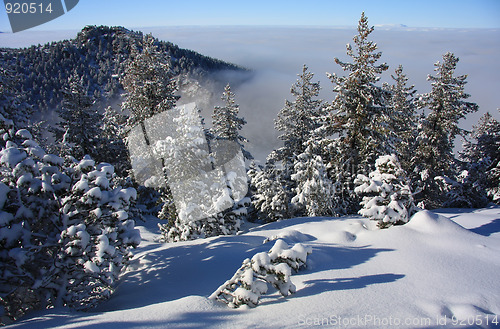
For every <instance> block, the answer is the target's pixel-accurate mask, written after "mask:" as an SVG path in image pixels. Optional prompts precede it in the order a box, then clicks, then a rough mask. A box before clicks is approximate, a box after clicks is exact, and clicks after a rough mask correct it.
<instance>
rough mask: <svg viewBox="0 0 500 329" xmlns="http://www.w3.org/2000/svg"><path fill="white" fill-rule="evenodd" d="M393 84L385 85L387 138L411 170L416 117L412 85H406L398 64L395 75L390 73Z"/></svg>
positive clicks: (404, 167)
mask: <svg viewBox="0 0 500 329" xmlns="http://www.w3.org/2000/svg"><path fill="white" fill-rule="evenodd" d="M391 77H392V79H393V80H394V84H393V85H390V86H389V85H385V86H384V87H385V89H386V90H387V92H388V93H387V96H388V99H387V110H388V121H389V124H388V135H389V136H388V138H391V139H393V141H392V144H393V145H394V147H395V151H396V154H397V156H398V159H399V161H400V163H401V166H402V167H403V169H404V170H406V171H411V170H413V164H412V163H411V158H412V155H413V153H414V152H415V148H416V143H415V141H416V138H417V124H418V117H417V114H416V109H417V106H416V102H415V93H416V90H415V89H414V86H413V85H411V86H409V87H408V86H407V82H408V78H407V77H406V74H404V73H403V66H402V65H399V66H398V68H397V69H396V70H395V75H391Z"/></svg>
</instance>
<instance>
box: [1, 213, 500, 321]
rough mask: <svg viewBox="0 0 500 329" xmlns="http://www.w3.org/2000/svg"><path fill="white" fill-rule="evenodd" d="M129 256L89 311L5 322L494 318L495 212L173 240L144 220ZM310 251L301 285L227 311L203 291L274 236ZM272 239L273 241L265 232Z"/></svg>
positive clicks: (281, 225) (499, 304) (498, 232)
mask: <svg viewBox="0 0 500 329" xmlns="http://www.w3.org/2000/svg"><path fill="white" fill-rule="evenodd" d="M141 232H142V237H143V242H142V244H141V245H140V247H139V248H138V249H137V250H136V261H135V262H134V264H133V265H134V267H133V268H131V269H130V270H129V271H128V272H127V273H126V274H125V275H124V276H123V279H122V283H121V285H120V286H119V287H118V289H117V291H116V293H115V295H114V296H113V298H112V299H111V300H109V302H107V303H106V304H104V305H102V306H101V307H100V308H99V309H98V310H97V311H95V312H87V313H81V312H74V311H69V310H67V309H53V310H48V311H40V312H35V313H32V314H31V315H30V316H29V317H26V318H24V319H22V320H21V321H19V322H18V323H16V324H14V325H12V326H11V327H12V328H37V329H38V328H99V329H101V328H120V329H125V328H209V327H221V328H295V327H309V326H312V327H314V326H319V325H323V326H330V327H334V328H335V327H338V328H347V327H348V328H436V327H437V328H471V327H472V328H475V327H480V328H493V327H496V326H498V324H494V322H496V321H500V282H499V278H500V276H499V273H500V208H499V207H494V208H488V209H481V210H469V209H452V210H449V209H448V210H442V211H438V212H427V211H424V212H420V213H417V214H416V215H415V216H414V217H413V218H412V220H411V221H410V222H409V223H408V224H407V225H404V226H399V227H392V228H389V229H385V230H379V229H377V228H376V225H375V223H374V222H370V221H369V220H367V219H364V218H361V217H358V216H351V217H345V218H297V219H291V220H286V221H282V222H276V223H272V224H267V225H263V226H249V227H247V228H246V230H245V233H244V234H241V235H238V236H226V237H214V238H210V239H206V240H196V241H190V242H181V243H174V244H160V243H158V242H155V238H156V228H155V223H154V221H151V222H148V223H147V225H146V226H143V227H141ZM276 237H279V238H282V239H283V240H285V241H286V242H287V243H288V244H289V245H293V244H294V243H297V242H301V243H303V244H305V245H307V246H311V247H312V248H313V253H312V254H311V255H310V256H309V258H308V268H307V269H305V270H302V271H300V272H299V273H296V274H293V275H292V281H293V283H294V284H295V285H296V287H297V292H296V293H295V294H294V295H291V296H289V297H282V296H281V295H279V293H273V294H271V295H266V296H263V298H262V299H261V303H260V304H259V305H258V306H257V307H256V308H252V309H250V308H240V309H231V308H228V307H227V306H226V305H225V304H222V303H218V302H215V301H212V300H209V299H208V298H207V297H208V296H209V295H210V294H211V293H212V292H213V291H214V290H215V289H217V288H218V287H219V286H220V285H221V284H223V283H224V281H225V280H228V279H229V278H230V277H231V276H232V275H233V274H234V272H235V271H236V270H237V269H238V268H239V266H240V265H241V263H242V261H243V260H244V259H245V258H247V257H252V256H253V255H254V254H255V253H257V252H262V251H268V250H269V249H270V248H271V247H272V245H273V244H274V242H273V241H267V242H265V241H266V239H267V240H272V239H273V238H276ZM269 238H270V239H269Z"/></svg>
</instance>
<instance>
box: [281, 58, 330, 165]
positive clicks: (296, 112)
mask: <svg viewBox="0 0 500 329" xmlns="http://www.w3.org/2000/svg"><path fill="white" fill-rule="evenodd" d="M313 77H314V74H313V73H311V72H309V71H308V68H307V66H306V65H304V66H303V68H302V74H300V75H299V79H297V81H296V82H295V83H294V84H293V86H292V88H291V90H290V92H291V93H292V95H293V96H294V97H295V99H294V100H293V101H288V100H285V107H283V108H282V109H281V110H280V112H279V113H278V118H277V119H276V120H275V128H276V130H278V131H279V132H281V135H280V136H279V139H280V140H282V141H283V144H284V146H283V147H282V148H280V149H279V150H277V151H276V153H277V154H278V159H279V160H281V161H282V165H283V168H285V171H286V172H289V171H290V169H291V167H292V166H293V162H294V161H295V157H297V156H298V155H299V154H301V153H303V152H304V151H305V146H304V145H305V142H306V141H308V140H309V139H310V138H311V137H312V136H313V133H314V131H315V130H316V129H317V128H318V127H319V118H320V116H321V114H322V109H323V101H322V100H320V99H317V97H318V96H319V93H320V90H321V88H320V85H319V82H312V81H311V80H312V78H313Z"/></svg>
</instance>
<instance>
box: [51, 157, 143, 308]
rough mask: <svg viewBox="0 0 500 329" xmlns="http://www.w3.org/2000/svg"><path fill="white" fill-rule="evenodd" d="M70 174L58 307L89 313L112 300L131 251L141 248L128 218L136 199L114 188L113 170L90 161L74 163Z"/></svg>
mask: <svg viewBox="0 0 500 329" xmlns="http://www.w3.org/2000/svg"><path fill="white" fill-rule="evenodd" d="M68 172H69V173H70V175H71V179H72V186H71V190H70V191H69V193H68V195H67V196H65V197H64V198H62V201H61V207H62V208H61V215H62V221H63V231H62V232H61V233H60V239H59V246H60V250H59V252H58V255H57V258H56V260H55V266H56V268H57V270H58V271H57V274H56V275H55V278H54V279H53V280H54V284H55V285H57V290H58V291H57V298H56V301H55V302H56V305H57V304H60V305H67V306H70V307H72V308H76V309H89V308H93V307H95V306H96V305H97V304H98V303H99V302H101V301H103V300H106V299H108V298H109V297H110V296H111V294H112V292H113V291H114V288H115V287H116V283H117V279H118V277H119V275H120V273H121V271H122V270H123V269H124V268H125V267H126V266H127V264H128V262H129V260H130V259H131V253H130V249H131V248H134V247H136V246H138V245H139V243H140V240H141V237H140V233H139V230H137V229H134V225H135V224H134V221H133V220H131V219H129V212H128V210H129V207H130V205H131V203H133V202H134V200H135V198H136V196H137V193H136V190H135V189H134V188H126V189H124V188H122V187H121V186H114V182H113V176H114V168H113V166H111V165H109V164H107V163H102V164H100V165H97V166H96V165H95V162H94V161H93V160H92V159H91V158H90V157H85V158H84V159H82V160H81V161H76V162H75V163H73V164H72V166H71V167H70V168H69V170H68Z"/></svg>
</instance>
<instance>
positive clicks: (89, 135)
mask: <svg viewBox="0 0 500 329" xmlns="http://www.w3.org/2000/svg"><path fill="white" fill-rule="evenodd" d="M84 85H85V83H84V80H83V77H82V78H80V77H79V76H78V74H77V73H76V72H74V73H73V75H72V76H71V77H70V78H69V80H68V86H67V87H66V89H65V90H64V91H63V93H64V101H63V106H62V108H60V109H58V110H57V113H58V115H59V117H60V119H61V121H60V122H59V123H57V127H58V128H54V129H53V131H54V133H55V137H56V140H57V143H58V145H59V149H60V153H61V155H71V156H74V157H76V158H81V157H83V156H84V155H87V154H88V155H90V156H98V155H99V151H100V149H101V147H102V140H101V130H100V125H101V122H102V117H101V115H100V114H99V113H98V112H97V111H96V110H94V109H93V105H94V100H93V99H92V98H91V97H90V96H89V95H88V94H87V91H86V88H85V87H84Z"/></svg>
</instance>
